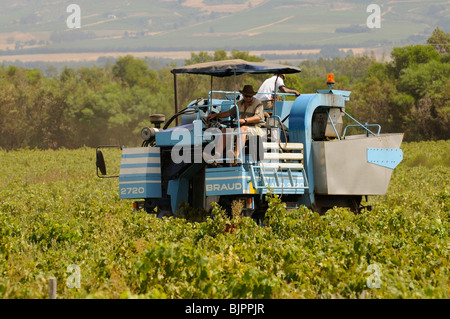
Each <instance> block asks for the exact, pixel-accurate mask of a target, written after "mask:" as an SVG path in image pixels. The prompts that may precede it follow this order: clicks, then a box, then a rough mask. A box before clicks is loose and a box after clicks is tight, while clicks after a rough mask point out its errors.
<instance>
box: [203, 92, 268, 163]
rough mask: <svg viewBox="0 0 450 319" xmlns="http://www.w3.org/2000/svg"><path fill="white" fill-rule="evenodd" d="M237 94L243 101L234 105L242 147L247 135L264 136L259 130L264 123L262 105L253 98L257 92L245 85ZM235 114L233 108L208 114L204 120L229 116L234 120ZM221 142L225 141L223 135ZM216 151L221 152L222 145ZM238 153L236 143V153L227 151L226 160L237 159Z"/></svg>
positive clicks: (262, 131)
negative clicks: (239, 93)
mask: <svg viewBox="0 0 450 319" xmlns="http://www.w3.org/2000/svg"><path fill="white" fill-rule="evenodd" d="M239 92H241V94H242V96H243V99H242V100H240V101H238V102H237V103H236V106H237V109H238V110H239V124H240V126H241V146H242V147H243V146H244V144H245V140H246V137H247V134H248V135H259V136H264V134H265V132H264V130H262V129H261V126H263V125H265V123H266V122H265V121H264V110H263V105H262V103H261V101H260V100H258V99H256V98H255V97H254V95H255V94H256V93H257V92H255V90H254V89H253V87H252V86H251V85H245V86H244V88H243V89H242V90H240V91H239ZM236 113H237V110H236V107H233V108H231V109H230V110H228V111H224V112H221V113H213V114H209V115H208V116H207V117H206V119H207V120H210V119H213V118H226V117H229V116H231V117H232V118H236V115H237V114H236ZM223 140H225V135H224V138H223ZM219 142H220V141H219ZM222 144H224V143H222ZM218 149H222V150H223V145H222V147H218ZM239 151H240V150H239V147H238V144H237V143H236V151H235V152H234V153H233V150H231V149H230V150H228V151H227V158H230V157H234V158H238V157H239ZM216 153H217V152H216ZM231 155H232V156H231Z"/></svg>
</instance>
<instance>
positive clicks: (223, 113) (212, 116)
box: [206, 111, 230, 120]
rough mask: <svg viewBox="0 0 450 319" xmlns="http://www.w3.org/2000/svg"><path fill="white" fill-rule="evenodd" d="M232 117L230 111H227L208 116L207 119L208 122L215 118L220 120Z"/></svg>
mask: <svg viewBox="0 0 450 319" xmlns="http://www.w3.org/2000/svg"><path fill="white" fill-rule="evenodd" d="M229 116H230V111H225V112H220V113H211V114H208V116H207V117H206V119H207V120H210V119H213V118H216V117H217V118H219V119H223V118H225V117H229Z"/></svg>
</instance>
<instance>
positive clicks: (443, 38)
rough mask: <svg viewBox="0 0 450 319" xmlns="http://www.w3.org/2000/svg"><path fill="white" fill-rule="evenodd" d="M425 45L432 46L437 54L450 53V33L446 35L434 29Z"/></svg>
mask: <svg viewBox="0 0 450 319" xmlns="http://www.w3.org/2000/svg"><path fill="white" fill-rule="evenodd" d="M427 43H428V44H430V45H432V46H433V47H434V49H435V50H436V51H437V52H438V53H439V54H442V55H444V54H449V53H450V33H446V32H444V31H443V30H441V29H439V27H436V29H434V31H433V34H432V35H431V37H429V38H428V40H427Z"/></svg>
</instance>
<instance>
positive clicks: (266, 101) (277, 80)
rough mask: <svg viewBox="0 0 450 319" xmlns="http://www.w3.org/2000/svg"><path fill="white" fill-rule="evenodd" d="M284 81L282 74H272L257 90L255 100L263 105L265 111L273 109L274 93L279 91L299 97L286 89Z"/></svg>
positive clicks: (296, 93)
mask: <svg viewBox="0 0 450 319" xmlns="http://www.w3.org/2000/svg"><path fill="white" fill-rule="evenodd" d="M284 79H285V76H284V74H274V75H273V76H272V77H270V78H268V79H267V80H265V81H264V82H263V84H262V85H261V87H260V88H259V90H258V94H256V95H255V98H257V99H258V100H260V101H261V102H262V103H263V106H264V109H265V110H271V109H272V108H273V102H274V97H275V92H278V91H279V90H280V91H281V92H283V93H293V94H295V95H296V96H299V95H300V93H299V92H298V91H296V90H292V89H288V88H287V87H286V85H285V84H284Z"/></svg>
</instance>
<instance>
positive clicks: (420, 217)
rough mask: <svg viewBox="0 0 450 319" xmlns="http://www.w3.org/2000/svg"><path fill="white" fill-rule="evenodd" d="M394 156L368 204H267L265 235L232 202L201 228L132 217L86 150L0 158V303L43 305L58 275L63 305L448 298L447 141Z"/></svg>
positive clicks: (273, 201)
mask: <svg viewBox="0 0 450 319" xmlns="http://www.w3.org/2000/svg"><path fill="white" fill-rule="evenodd" d="M402 148H403V151H404V160H403V161H402V162H401V163H400V165H399V166H398V167H397V168H396V169H395V170H394V172H393V176H392V180H391V184H390V186H389V190H388V193H387V194H386V195H385V196H379V197H369V202H368V203H369V204H370V205H372V206H373V210H371V211H363V212H362V213H361V214H356V215H355V214H353V213H352V212H350V211H349V210H348V209H342V208H333V209H331V210H329V211H328V212H326V213H325V214H323V215H319V214H317V213H314V212H312V211H311V210H309V209H306V208H305V207H303V206H302V207H300V208H299V209H296V210H287V209H286V208H285V207H284V204H283V203H281V202H280V200H279V198H277V197H276V196H271V197H269V202H270V203H269V209H268V211H267V219H266V220H265V226H263V227H261V226H258V225H257V224H256V223H254V222H253V221H252V220H251V219H249V218H248V217H242V216H240V215H239V214H238V212H239V209H240V206H239V204H236V205H235V206H234V209H235V213H234V214H233V216H232V217H231V218H230V217H228V216H227V215H226V214H225V212H224V211H223V210H222V209H221V207H219V206H218V205H217V204H215V205H214V207H213V210H212V212H211V216H208V217H206V219H205V220H204V221H202V222H196V221H189V220H186V219H183V218H175V219H174V218H167V217H165V218H162V219H159V218H157V217H156V216H155V215H154V214H146V213H143V212H133V211H132V209H131V202H129V201H126V200H119V196H118V182H117V180H114V179H99V178H97V177H96V176H95V155H94V153H95V149H91V148H87V147H83V148H79V149H76V150H67V149H63V148H61V149H58V150H55V151H53V150H46V151H43V150H38V149H21V150H16V151H10V152H6V151H1V150H0V298H4V299H9V298H11V299H16V298H17V299H19V298H39V299H40V298H48V278H49V277H52V276H54V277H56V278H57V282H58V290H57V296H58V298H274V299H276V298H326V299H328V298H372V299H378V298H421V299H428V298H432V299H434V298H442V299H448V298H449V289H450V286H449V281H448V278H449V269H450V265H449V260H450V258H449V257H450V256H449V251H450V249H449V248H450V247H449V242H450V241H449V235H450V184H449V182H448V181H449V180H450V162H449V158H450V156H449V155H450V141H448V140H447V141H432V142H420V143H403V145H402ZM108 151H109V152H110V153H109V154H108V156H107V157H109V155H111V156H115V158H116V159H118V158H120V152H119V151H118V150H115V149H111V150H108ZM108 164H109V163H108ZM108 167H110V165H108ZM111 168H112V169H113V170H114V169H117V165H111ZM192 216H193V215H191V217H192ZM194 216H195V215H194ZM70 265H77V266H78V267H79V269H80V274H81V277H80V284H81V285H80V288H76V287H74V288H69V287H70V285H68V283H70V282H71V280H73V276H74V273H73V272H72V271H70V269H69V270H68V267H69V266H70ZM370 265H372V267H373V265H377V266H378V268H377V269H378V270H379V273H373V270H371V269H372V268H371V267H369V266H370ZM375 275H380V276H379V277H377V276H375ZM376 280H379V283H380V288H376V287H373V286H371V287H372V288H370V287H369V286H368V285H370V284H371V283H373V282H376Z"/></svg>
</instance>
